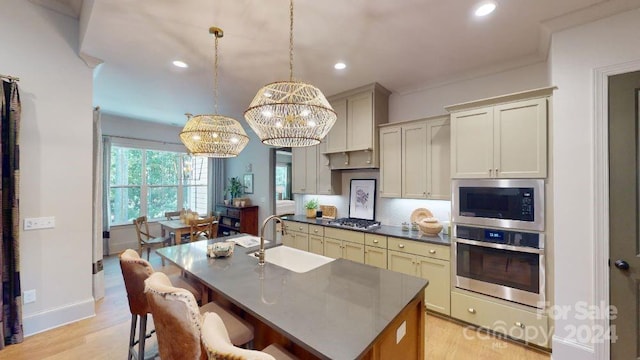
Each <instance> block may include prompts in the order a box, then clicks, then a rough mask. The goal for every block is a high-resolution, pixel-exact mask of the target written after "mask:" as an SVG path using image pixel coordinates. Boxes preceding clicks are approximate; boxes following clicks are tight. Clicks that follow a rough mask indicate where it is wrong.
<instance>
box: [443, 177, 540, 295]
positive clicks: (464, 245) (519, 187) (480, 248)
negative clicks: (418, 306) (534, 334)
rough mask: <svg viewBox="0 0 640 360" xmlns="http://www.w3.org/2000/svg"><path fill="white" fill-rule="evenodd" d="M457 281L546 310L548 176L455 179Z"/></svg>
mask: <svg viewBox="0 0 640 360" xmlns="http://www.w3.org/2000/svg"><path fill="white" fill-rule="evenodd" d="M452 187H453V194H452V211H453V214H452V220H453V223H454V238H453V240H454V241H453V262H454V263H453V266H454V279H453V280H454V284H455V287H457V288H459V289H464V290H469V291H474V292H478V293H482V294H485V295H489V296H494V297H497V298H500V299H504V300H508V301H513V302H517V303H521V304H525V305H529V306H533V307H538V308H544V306H545V304H544V302H545V300H546V295H545V286H546V284H545V250H544V248H545V236H544V226H545V225H544V216H545V215H544V208H545V204H544V196H545V195H544V180H542V179H468V180H454V181H453V182H452Z"/></svg>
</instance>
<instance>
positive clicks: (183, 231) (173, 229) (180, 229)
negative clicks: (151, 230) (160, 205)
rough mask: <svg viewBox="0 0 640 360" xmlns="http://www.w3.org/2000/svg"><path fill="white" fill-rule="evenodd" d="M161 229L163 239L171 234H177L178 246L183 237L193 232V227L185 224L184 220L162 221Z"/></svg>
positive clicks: (160, 222)
mask: <svg viewBox="0 0 640 360" xmlns="http://www.w3.org/2000/svg"><path fill="white" fill-rule="evenodd" d="M158 223H159V224H160V228H161V234H162V237H166V236H168V235H169V233H174V234H175V242H176V244H180V243H181V242H182V236H183V235H187V234H189V233H190V232H191V225H189V224H185V223H184V222H183V221H182V220H179V219H176V220H162V221H158Z"/></svg>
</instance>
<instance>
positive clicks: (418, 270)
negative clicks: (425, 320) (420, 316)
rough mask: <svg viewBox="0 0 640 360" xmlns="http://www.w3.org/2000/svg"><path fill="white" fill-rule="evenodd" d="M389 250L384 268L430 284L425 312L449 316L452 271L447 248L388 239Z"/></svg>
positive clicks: (425, 293) (426, 296) (426, 292)
mask: <svg viewBox="0 0 640 360" xmlns="http://www.w3.org/2000/svg"><path fill="white" fill-rule="evenodd" d="M388 248H389V250H388V252H387V253H388V255H387V268H388V269H389V270H393V271H398V272H401V273H404V274H408V275H413V276H419V277H422V278H423V279H427V280H429V285H427V288H426V289H425V292H424V296H425V304H426V305H427V309H429V310H432V311H436V312H439V313H441V314H445V315H450V314H451V267H450V264H449V260H448V259H449V248H448V246H444V245H435V244H428V243H420V242H415V241H410V240H405V239H399V238H391V237H390V238H389V243H388ZM391 249H393V250H391Z"/></svg>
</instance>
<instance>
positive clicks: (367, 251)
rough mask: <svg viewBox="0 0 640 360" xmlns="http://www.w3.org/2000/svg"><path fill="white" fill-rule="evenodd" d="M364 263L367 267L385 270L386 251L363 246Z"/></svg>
mask: <svg viewBox="0 0 640 360" xmlns="http://www.w3.org/2000/svg"><path fill="white" fill-rule="evenodd" d="M364 263H365V264H367V265H371V266H375V267H379V268H381V269H386V268H387V249H382V248H379V247H375V246H368V245H365V247H364Z"/></svg>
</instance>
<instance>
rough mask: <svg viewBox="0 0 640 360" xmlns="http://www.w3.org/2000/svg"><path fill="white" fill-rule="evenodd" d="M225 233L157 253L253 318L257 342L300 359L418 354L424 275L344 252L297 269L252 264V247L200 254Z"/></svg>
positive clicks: (420, 355) (420, 350)
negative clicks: (372, 263)
mask: <svg viewBox="0 0 640 360" xmlns="http://www.w3.org/2000/svg"><path fill="white" fill-rule="evenodd" d="M227 239H229V238H221V239H215V240H208V241H198V242H193V243H188V244H182V245H177V246H172V247H166V248H162V249H158V250H157V252H158V254H160V255H161V256H162V257H164V258H165V259H167V260H169V261H170V262H172V263H174V264H175V265H177V266H178V267H179V268H181V269H183V270H184V271H185V272H187V273H188V274H189V276H192V277H194V278H196V279H198V280H199V281H200V282H202V283H203V284H204V286H206V287H207V288H209V289H211V291H212V292H213V297H214V298H217V299H220V300H223V301H227V302H229V303H230V304H232V305H233V306H234V307H235V308H237V309H238V310H240V313H241V315H243V316H244V317H245V318H246V319H247V320H250V321H253V322H255V323H254V325H255V326H256V338H255V339H254V344H255V346H256V348H262V347H264V346H267V345H269V344H268V343H267V342H273V341H275V342H279V343H281V344H282V345H284V346H286V347H288V348H289V350H290V351H292V352H293V353H294V354H296V355H297V356H298V357H300V358H319V359H361V358H363V359H387V358H398V357H397V356H400V357H401V358H403V359H411V358H416V359H422V358H423V354H424V295H423V293H424V288H425V287H426V286H427V284H428V281H427V280H424V279H421V278H417V277H414V276H410V275H405V274H401V273H397V272H392V271H389V270H384V269H379V268H375V267H371V266H368V265H364V264H359V263H355V262H352V261H348V260H344V259H336V260H334V261H332V262H330V263H327V264H325V265H322V266H320V267H318V268H316V269H313V270H311V271H308V272H305V273H296V272H293V271H289V270H287V269H285V268H282V267H279V266H276V265H273V264H270V263H267V264H265V265H264V266H260V265H258V263H257V259H256V258H253V257H250V256H248V255H247V254H245V252H246V253H250V252H253V251H254V249H243V248H236V251H235V254H234V255H233V256H231V257H228V258H209V257H207V255H206V251H207V244H209V243H213V242H217V241H224V240H227ZM269 330H270V331H273V333H270V334H264V332H268V331H269Z"/></svg>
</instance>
